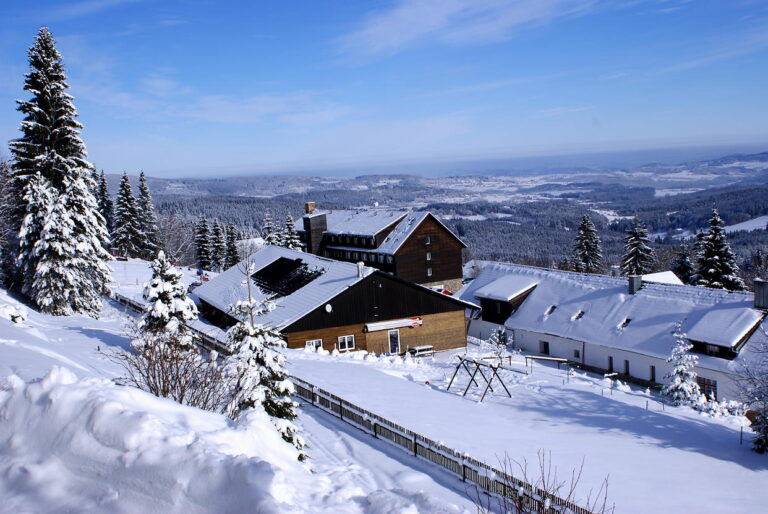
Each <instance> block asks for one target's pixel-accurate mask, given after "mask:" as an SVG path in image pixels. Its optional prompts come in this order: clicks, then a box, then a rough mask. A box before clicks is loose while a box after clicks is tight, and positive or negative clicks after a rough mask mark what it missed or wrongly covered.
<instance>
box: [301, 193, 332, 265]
mask: <svg viewBox="0 0 768 514" xmlns="http://www.w3.org/2000/svg"><path fill="white" fill-rule="evenodd" d="M304 210H305V211H306V214H305V215H304V217H303V218H302V219H303V222H304V242H305V243H306V244H307V252H309V253H313V254H315V255H318V254H319V253H320V245H321V244H322V242H323V235H324V234H325V231H326V230H328V217H327V216H326V215H325V213H322V214H320V213H315V202H307V203H306V204H305V205H304Z"/></svg>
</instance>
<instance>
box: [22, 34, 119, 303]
mask: <svg viewBox="0 0 768 514" xmlns="http://www.w3.org/2000/svg"><path fill="white" fill-rule="evenodd" d="M27 55H28V59H29V73H27V74H26V76H25V82H24V89H25V90H26V91H28V92H30V93H31V94H32V98H31V99H29V100H24V101H19V102H18V110H19V111H20V112H21V113H22V114H23V115H24V119H23V121H22V123H21V132H22V136H21V137H20V138H18V139H16V140H14V141H11V143H10V147H11V152H12V154H13V164H12V172H11V175H12V176H11V189H12V195H11V197H12V203H13V206H12V208H11V209H10V212H9V214H8V217H9V223H10V224H11V226H12V229H13V230H12V231H11V233H12V234H16V236H15V237H14V238H13V241H10V245H9V249H10V251H9V252H8V256H7V257H9V258H12V259H13V260H14V262H18V259H17V257H18V251H19V240H18V234H19V231H20V229H21V225H22V222H23V219H24V217H25V216H26V214H27V206H26V203H25V200H24V198H25V197H26V195H25V194H24V193H25V191H26V186H27V183H28V182H29V181H30V180H31V179H32V177H33V176H34V175H35V174H37V173H39V174H40V176H41V177H42V178H43V179H45V180H46V181H47V184H48V186H49V187H50V189H51V191H52V192H53V193H54V196H60V195H62V194H63V193H65V192H67V193H69V191H68V190H67V188H68V187H69V186H70V185H72V184H74V183H76V182H78V181H81V182H82V184H83V185H84V186H86V187H85V188H84V189H83V190H82V191H81V192H82V194H84V195H87V197H88V198H87V199H86V202H85V203H86V204H88V205H90V204H91V199H93V193H92V192H93V190H94V184H93V181H92V179H91V177H92V174H93V172H94V167H93V165H92V164H91V163H89V162H88V161H87V160H86V156H87V152H86V149H85V144H84V143H83V141H82V139H81V138H80V131H81V130H82V128H83V127H82V125H81V124H80V123H79V122H77V120H76V118H77V110H76V109H75V106H74V103H73V98H72V96H70V95H69V94H68V93H67V91H66V90H67V89H69V85H68V84H67V81H66V74H65V71H64V65H63V64H62V58H61V54H59V52H58V50H57V49H56V44H55V42H54V40H53V36H52V35H51V33H50V31H49V30H48V28H46V27H43V28H41V29H40V31H39V33H38V35H37V37H36V39H35V43H34V44H33V45H32V47H31V48H30V49H29V52H28V54H27ZM69 196H70V198H64V199H62V201H71V200H72V198H71V196H72V195H69ZM59 211H60V209H59ZM81 222H82V223H86V222H91V223H96V224H97V225H98V224H99V222H100V223H101V227H99V226H95V227H84V226H83V225H82V223H80V224H77V223H76V224H75V226H74V230H75V232H74V233H73V234H72V235H73V237H79V236H82V235H83V234H84V233H93V232H97V233H100V232H101V228H103V223H104V220H103V218H102V217H101V216H100V215H97V216H90V215H89V216H87V217H86V218H83V219H81ZM27 237H28V239H29V240H37V239H39V238H40V236H37V235H33V234H27ZM94 244H96V243H94ZM46 248H49V247H46ZM74 248H77V246H74V245H73V246H70V247H69V249H70V250H72V249H74ZM40 251H43V250H42V249H41V250H40ZM97 253H98V252H97ZM56 258H58V257H54V256H52V258H51V260H56ZM27 272H32V269H31V268H27ZM15 275H16V277H17V279H21V280H18V281H17V282H16V284H13V285H14V286H18V285H20V283H27V284H29V283H30V282H33V281H35V280H36V279H35V278H33V277H29V276H23V275H22V274H21V273H17V274H15ZM97 287H100V288H102V289H103V285H101V284H99V285H97Z"/></svg>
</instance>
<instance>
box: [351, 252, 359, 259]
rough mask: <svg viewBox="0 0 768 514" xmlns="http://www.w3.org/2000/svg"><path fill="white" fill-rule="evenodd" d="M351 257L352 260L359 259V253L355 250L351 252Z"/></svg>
mask: <svg viewBox="0 0 768 514" xmlns="http://www.w3.org/2000/svg"><path fill="white" fill-rule="evenodd" d="M352 258H353V259H354V260H359V259H360V255H359V254H358V253H357V252H352Z"/></svg>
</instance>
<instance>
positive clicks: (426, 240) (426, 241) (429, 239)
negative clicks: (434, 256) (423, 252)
mask: <svg viewBox="0 0 768 514" xmlns="http://www.w3.org/2000/svg"><path fill="white" fill-rule="evenodd" d="M424 244H425V245H431V244H432V237H431V236H425V237H424Z"/></svg>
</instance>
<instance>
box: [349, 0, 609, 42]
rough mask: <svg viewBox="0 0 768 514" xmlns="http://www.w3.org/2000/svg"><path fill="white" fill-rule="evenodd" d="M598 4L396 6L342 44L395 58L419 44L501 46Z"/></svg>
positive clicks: (562, 0)
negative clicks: (528, 28)
mask: <svg viewBox="0 0 768 514" xmlns="http://www.w3.org/2000/svg"><path fill="white" fill-rule="evenodd" d="M599 3H600V0H516V1H509V0H398V1H397V2H396V4H395V5H394V7H392V8H391V9H389V10H385V11H379V12H376V13H373V14H371V15H369V16H368V17H367V18H366V19H365V20H364V21H363V22H362V24H361V26H360V27H358V28H357V29H356V30H354V31H353V32H351V33H349V34H347V35H344V36H342V37H341V38H340V39H339V40H338V44H339V47H340V49H341V51H342V52H344V53H350V54H363V55H377V54H379V55H381V54H383V55H391V54H395V53H397V52H400V51H402V50H403V49H405V48H407V47H409V46H412V45H415V44H419V43H435V42H437V43H447V44H456V45H467V44H481V43H489V42H496V41H502V40H505V39H508V38H510V37H512V35H513V33H514V31H515V30H516V29H518V28H520V27H522V26H525V25H530V24H538V23H547V22H549V21H552V20H554V19H556V18H560V17H564V16H570V15H575V14H581V13H584V12H586V11H588V10H590V9H592V8H594V7H595V6H597V5H598V4H599Z"/></svg>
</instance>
